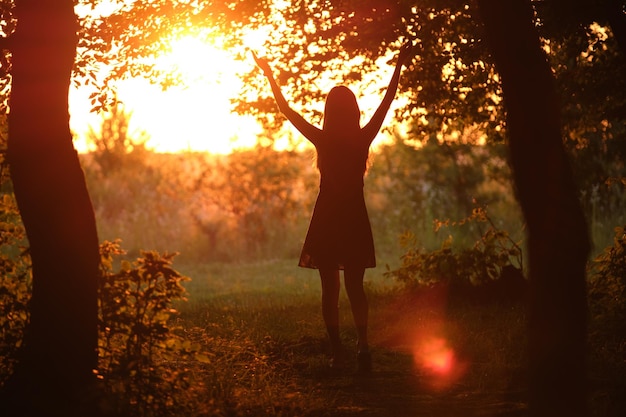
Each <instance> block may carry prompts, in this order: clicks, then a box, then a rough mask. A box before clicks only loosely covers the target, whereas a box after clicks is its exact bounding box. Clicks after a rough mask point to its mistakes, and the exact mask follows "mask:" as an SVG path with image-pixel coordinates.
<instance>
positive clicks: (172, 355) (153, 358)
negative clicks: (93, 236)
mask: <svg viewBox="0 0 626 417" xmlns="http://www.w3.org/2000/svg"><path fill="white" fill-rule="evenodd" d="M100 253H101V282H100V286H99V295H100V296H99V304H100V329H99V330H100V338H99V359H100V365H99V369H98V376H99V377H100V378H101V379H102V380H103V381H104V382H105V383H104V387H105V389H106V391H107V392H106V394H107V395H106V398H107V407H108V408H109V409H108V410H105V411H107V412H111V413H114V414H119V413H121V415H126V416H169V415H172V414H173V413H174V412H178V413H181V412H184V411H185V410H184V407H185V406H189V404H190V402H189V401H180V396H181V395H186V394H185V393H186V392H188V391H191V392H193V389H191V388H192V386H191V385H192V384H191V382H190V375H189V367H188V366H186V365H185V364H189V363H190V362H196V363H197V362H201V363H203V362H208V358H207V356H206V355H204V354H201V353H200V347H199V345H198V344H196V343H192V342H191V341H190V340H187V339H185V338H184V337H183V336H182V335H181V334H180V333H179V332H178V331H180V330H181V329H179V328H177V327H175V326H173V324H172V317H173V316H174V315H176V314H177V311H176V310H175V309H174V308H173V303H174V302H175V301H181V300H185V289H184V287H183V286H182V283H183V282H184V281H186V280H188V278H187V277H184V276H182V275H180V274H179V273H178V272H176V271H175V270H174V269H172V267H171V263H172V259H173V257H174V256H175V255H174V254H167V253H166V254H163V255H160V254H158V253H156V252H143V253H142V255H143V256H142V257H141V258H139V259H137V260H136V261H135V262H133V263H130V262H128V261H126V260H121V261H120V262H119V272H113V265H114V263H115V261H116V258H118V257H120V256H121V255H123V254H124V252H123V251H122V250H121V248H120V246H119V243H118V242H104V243H103V244H102V245H101V247H100ZM194 387H196V388H197V386H196V385H194Z"/></svg>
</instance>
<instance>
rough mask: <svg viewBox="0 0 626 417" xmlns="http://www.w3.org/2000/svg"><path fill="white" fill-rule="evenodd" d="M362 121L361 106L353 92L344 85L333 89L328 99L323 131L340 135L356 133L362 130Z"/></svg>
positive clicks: (325, 107)
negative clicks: (360, 123)
mask: <svg viewBox="0 0 626 417" xmlns="http://www.w3.org/2000/svg"><path fill="white" fill-rule="evenodd" d="M360 119H361V112H360V110H359V104H358V103H357V101H356V97H355V96H354V93H353V92H352V90H350V89H349V88H348V87H346V86H343V85H339V86H336V87H333V88H332V89H331V90H330V92H329V93H328V96H327V97H326V104H325V106H324V124H323V126H322V129H323V130H324V131H325V132H328V133H332V134H338V135H342V134H345V133H354V132H356V131H358V130H359V128H360V125H359V121H360Z"/></svg>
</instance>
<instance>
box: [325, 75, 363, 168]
mask: <svg viewBox="0 0 626 417" xmlns="http://www.w3.org/2000/svg"><path fill="white" fill-rule="evenodd" d="M360 119H361V112H360V110H359V104H358V103H357V101H356V97H355V95H354V93H353V92H352V91H351V90H350V89H349V88H348V87H346V86H343V85H340V86H336V87H333V88H332V89H331V90H330V92H329V93H328V96H327V97H326V105H325V107H324V124H323V126H322V130H323V131H324V133H326V134H328V139H330V143H332V145H331V147H330V148H329V147H325V148H324V152H323V154H320V151H321V150H320V149H317V153H316V157H317V167H318V168H319V169H320V170H321V169H322V165H325V166H326V167H333V168H331V170H336V169H337V168H340V170H341V171H346V168H348V167H349V166H354V169H347V171H349V172H352V173H356V174H357V175H360V177H359V178H362V176H363V173H365V170H366V164H367V149H365V152H366V153H365V154H364V155H359V154H358V153H354V150H355V148H354V145H355V144H356V143H358V141H357V142H355V141H354V139H356V138H357V137H358V134H359V132H360V130H361V126H360V123H359V122H360ZM357 148H358V147H357Z"/></svg>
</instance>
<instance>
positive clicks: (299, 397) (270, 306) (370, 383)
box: [177, 261, 525, 417]
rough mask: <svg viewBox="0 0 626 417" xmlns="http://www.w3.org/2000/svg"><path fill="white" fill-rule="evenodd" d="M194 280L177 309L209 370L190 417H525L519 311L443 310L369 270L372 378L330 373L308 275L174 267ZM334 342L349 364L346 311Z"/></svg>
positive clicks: (351, 339)
mask: <svg viewBox="0 0 626 417" xmlns="http://www.w3.org/2000/svg"><path fill="white" fill-rule="evenodd" d="M177 269H178V270H179V271H180V272H181V273H183V274H185V275H187V276H190V277H191V278H192V280H191V281H190V282H189V283H188V284H187V289H188V291H189V300H188V302H186V303H181V304H180V305H178V306H177V307H178V308H179V310H180V312H181V314H180V317H179V322H180V324H182V326H183V328H184V329H185V332H186V334H187V335H188V338H189V339H191V340H194V341H195V342H196V343H199V344H201V345H202V347H203V350H205V351H206V352H207V354H208V356H209V357H210V359H211V362H210V363H209V364H207V365H197V366H195V367H194V369H195V370H194V373H195V374H194V378H197V380H199V381H202V385H203V388H202V389H201V390H200V392H198V393H197V394H198V398H200V399H203V400H202V401H203V404H204V408H203V407H198V410H197V413H198V415H228V416H239V415H242V416H244V415H254V416H257V415H268V416H270V415H271V416H383V417H384V416H396V415H416V416H420V415H437V416H448V415H449V416H452V415H454V416H457V415H472V414H476V413H477V412H478V411H480V413H479V414H480V415H519V412H520V410H524V408H525V405H524V404H525V403H524V393H523V388H522V382H523V375H522V369H523V367H524V358H523V356H524V355H523V347H524V345H525V342H524V337H525V336H524V334H525V332H524V318H523V311H522V309H521V308H520V307H515V306H508V307H502V306H496V305H489V306H480V307H477V306H470V305H468V304H466V303H463V302H457V303H451V300H450V299H449V298H448V297H447V295H446V294H445V291H435V292H430V293H423V294H419V295H418V294H415V293H406V292H404V291H402V290H401V289H400V288H399V287H397V286H396V285H395V283H394V282H392V281H391V280H390V279H388V278H384V277H383V274H382V272H383V268H378V269H374V270H368V272H367V274H366V285H367V289H368V293H369V298H370V329H371V343H372V346H373V355H374V372H373V373H372V374H371V375H369V376H363V375H359V374H358V373H357V372H356V365H355V364H352V365H351V366H348V367H347V369H345V370H344V371H342V372H340V373H336V372H332V371H331V370H330V369H328V367H327V352H328V347H327V345H326V337H325V330H324V326H323V322H322V318H321V312H320V309H321V306H320V299H319V298H320V285H319V278H318V276H317V271H314V270H306V269H301V268H297V267H296V266H295V261H266V262H260V263H256V264H240V265H228V264H211V265H192V264H189V265H182V266H178V267H177ZM340 304H341V305H340V308H341V321H342V324H343V331H342V337H343V339H344V342H345V345H346V346H347V349H348V351H349V353H350V355H353V354H355V352H354V348H353V346H354V343H355V340H356V336H355V332H354V330H353V327H352V319H351V316H350V310H349V304H348V301H347V299H346V297H345V293H343V292H342V298H341V301H340Z"/></svg>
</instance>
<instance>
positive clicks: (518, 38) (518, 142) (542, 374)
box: [479, 0, 590, 417]
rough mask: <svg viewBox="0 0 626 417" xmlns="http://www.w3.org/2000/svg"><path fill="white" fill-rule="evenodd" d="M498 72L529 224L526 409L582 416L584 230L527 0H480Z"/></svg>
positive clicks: (521, 199)
mask: <svg viewBox="0 0 626 417" xmlns="http://www.w3.org/2000/svg"><path fill="white" fill-rule="evenodd" d="M479 7H480V12H481V15H482V18H483V23H484V27H485V31H486V38H487V40H488V42H489V43H490V47H491V52H492V56H493V59H494V61H495V63H496V68H497V70H498V73H499V75H500V77H501V81H502V89H503V92H504V103H505V108H506V112H507V119H506V121H507V130H508V134H509V148H510V158H511V165H512V169H513V178H514V183H515V187H516V193H517V197H518V200H519V202H520V205H521V208H522V211H523V213H524V217H525V220H526V224H527V233H528V251H529V273H530V284H531V294H530V312H529V313H530V318H529V361H530V369H529V394H530V397H529V407H530V410H531V415H532V416H535V417H536V416H541V417H543V416H546V417H547V416H570V417H571V416H587V415H588V411H587V401H586V389H587V387H586V384H587V383H586V319H587V309H586V284H585V282H586V278H585V268H586V262H587V258H588V256H589V249H590V246H589V237H588V231H587V226H586V221H585V218H584V215H583V212H582V209H581V207H580V204H579V201H578V198H577V191H576V187H575V185H574V183H573V179H572V174H571V169H570V166H569V163H568V160H567V156H566V154H565V150H564V147H563V144H562V138H561V126H560V120H559V113H560V108H559V103H558V99H557V94H556V90H555V85H554V81H553V77H552V72H551V69H550V66H549V64H548V61H547V59H546V56H545V54H544V53H543V50H542V49H541V45H540V40H539V35H538V33H537V31H536V30H535V27H534V24H533V11H532V7H531V3H530V1H529V0H506V1H502V0H479Z"/></svg>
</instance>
